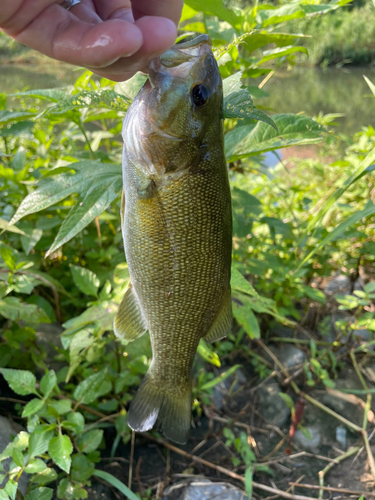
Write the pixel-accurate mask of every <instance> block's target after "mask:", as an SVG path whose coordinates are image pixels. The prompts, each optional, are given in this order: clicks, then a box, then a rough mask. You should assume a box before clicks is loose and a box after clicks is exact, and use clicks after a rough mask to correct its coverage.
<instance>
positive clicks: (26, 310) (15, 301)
mask: <svg viewBox="0 0 375 500" xmlns="http://www.w3.org/2000/svg"><path fill="white" fill-rule="evenodd" d="M0 315H2V316H4V318H8V319H11V320H13V321H20V320H23V321H26V322H27V323H50V322H51V321H50V319H49V317H48V316H47V314H46V313H45V312H44V311H43V309H39V307H37V306H36V305H35V304H25V303H24V302H21V300H20V299H19V298H18V297H5V298H4V299H1V300H0Z"/></svg>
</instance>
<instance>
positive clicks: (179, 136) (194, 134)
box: [124, 35, 223, 174]
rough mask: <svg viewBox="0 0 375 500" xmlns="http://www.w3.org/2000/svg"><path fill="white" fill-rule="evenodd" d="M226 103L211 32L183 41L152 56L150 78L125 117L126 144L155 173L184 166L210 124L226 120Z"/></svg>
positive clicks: (194, 152)
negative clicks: (223, 118)
mask: <svg viewBox="0 0 375 500" xmlns="http://www.w3.org/2000/svg"><path fill="white" fill-rule="evenodd" d="M222 103H223V90H222V80H221V76H220V73H219V69H218V65H217V63H216V60H215V58H214V56H213V53H212V50H211V41H210V39H209V37H208V36H207V35H200V36H198V37H196V38H194V39H193V40H188V41H183V42H182V43H178V44H176V45H175V46H174V47H172V48H171V49H170V50H168V51H167V52H165V53H164V54H162V55H161V56H160V57H157V58H155V59H153V60H152V61H151V62H150V64H149V80H148V81H147V82H146V84H145V85H144V86H143V87H142V89H141V91H140V92H139V93H138V95H137V97H136V98H135V101H134V102H133V104H132V108H133V109H132V110H130V113H129V112H128V114H129V118H128V121H127V120H126V119H125V122H126V121H127V123H126V125H124V140H125V144H126V145H128V146H129V148H130V150H131V151H132V152H133V153H134V154H135V155H138V157H139V158H141V159H142V162H143V163H144V164H145V165H144V166H145V167H146V168H148V170H150V169H151V170H153V171H154V172H153V173H159V174H163V173H165V172H166V171H173V170H181V169H184V168H186V167H187V166H188V165H189V163H190V164H191V162H192V161H193V156H194V155H196V154H197V151H198V149H199V147H200V144H201V143H202V141H203V140H204V137H205V136H206V134H207V130H208V129H210V128H212V126H213V124H217V125H220V126H221V118H222V107H223V104H222ZM131 121H132V123H130V122H131ZM146 164H147V165H146Z"/></svg>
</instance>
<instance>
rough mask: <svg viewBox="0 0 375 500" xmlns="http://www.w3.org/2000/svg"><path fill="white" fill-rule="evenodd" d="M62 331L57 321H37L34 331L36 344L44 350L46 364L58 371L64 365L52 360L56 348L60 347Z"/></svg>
mask: <svg viewBox="0 0 375 500" xmlns="http://www.w3.org/2000/svg"><path fill="white" fill-rule="evenodd" d="M63 331H64V329H63V328H62V326H61V325H60V324H59V323H39V325H38V327H37V329H36V332H35V336H36V341H37V344H38V345H39V346H41V347H43V348H44V349H45V350H46V353H47V358H46V360H45V362H46V364H47V365H48V367H49V369H53V370H55V371H59V369H60V368H62V366H64V365H65V363H59V362H56V361H55V360H54V358H55V356H56V354H57V350H58V349H62V344H61V338H60V335H61V333H62V332H63Z"/></svg>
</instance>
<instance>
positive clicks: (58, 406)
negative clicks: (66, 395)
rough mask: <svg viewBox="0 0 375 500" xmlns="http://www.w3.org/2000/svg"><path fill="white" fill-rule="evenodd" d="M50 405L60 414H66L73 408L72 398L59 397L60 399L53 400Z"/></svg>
mask: <svg viewBox="0 0 375 500" xmlns="http://www.w3.org/2000/svg"><path fill="white" fill-rule="evenodd" d="M49 405H50V406H52V407H53V408H54V409H55V410H56V411H57V413H58V414H59V415H65V414H66V413H69V412H70V411H71V409H72V401H71V400H70V399H59V400H58V401H51V402H50V404H49Z"/></svg>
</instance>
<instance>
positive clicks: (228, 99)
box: [223, 72, 277, 130]
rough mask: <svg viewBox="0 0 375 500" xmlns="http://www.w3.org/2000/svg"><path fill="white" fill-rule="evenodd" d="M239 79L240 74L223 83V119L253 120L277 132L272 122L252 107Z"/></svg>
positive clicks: (251, 102)
mask: <svg viewBox="0 0 375 500" xmlns="http://www.w3.org/2000/svg"><path fill="white" fill-rule="evenodd" d="M241 78H242V73H241V72H238V73H235V74H234V75H231V76H229V77H228V78H225V80H224V81H223V93H224V110H223V112H224V118H254V119H255V120H260V121H263V122H265V123H267V124H269V125H271V126H272V127H274V128H275V129H276V130H277V127H276V125H275V123H274V121H273V120H272V119H271V118H269V117H268V116H267V115H266V114H265V113H263V112H262V111H260V110H259V109H257V108H256V107H255V106H254V104H253V100H252V98H251V95H250V92H249V91H248V89H247V88H245V87H244V86H243V84H242V82H241Z"/></svg>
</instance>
